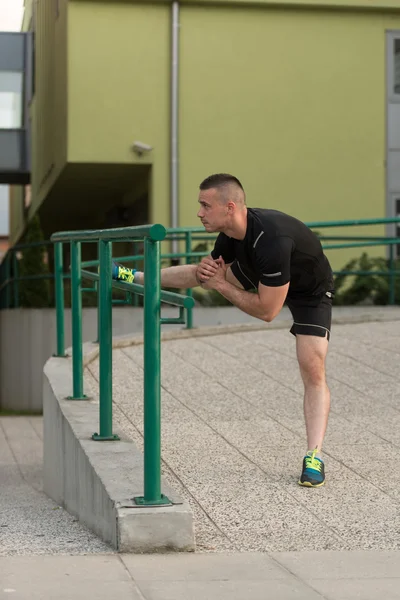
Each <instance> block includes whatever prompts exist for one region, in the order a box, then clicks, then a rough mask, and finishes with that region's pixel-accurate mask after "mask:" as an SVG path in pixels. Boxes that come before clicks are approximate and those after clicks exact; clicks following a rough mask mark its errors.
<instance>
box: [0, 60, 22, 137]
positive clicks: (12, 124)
mask: <svg viewBox="0 0 400 600" xmlns="http://www.w3.org/2000/svg"><path fill="white" fill-rule="evenodd" d="M22 90H23V73H20V72H16V71H15V72H14V71H1V72H0V129H20V128H21V127H22Z"/></svg>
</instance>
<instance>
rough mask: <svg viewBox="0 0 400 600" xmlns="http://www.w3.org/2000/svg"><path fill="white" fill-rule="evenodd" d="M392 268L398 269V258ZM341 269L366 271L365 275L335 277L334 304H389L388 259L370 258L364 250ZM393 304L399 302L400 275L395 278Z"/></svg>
mask: <svg viewBox="0 0 400 600" xmlns="http://www.w3.org/2000/svg"><path fill="white" fill-rule="evenodd" d="M394 269H395V270H397V271H398V270H400V260H396V261H394ZM342 271H366V272H367V273H368V274H366V275H342V274H339V275H337V276H336V277H335V290H336V291H335V298H334V304H337V305H354V304H361V303H363V304H375V305H380V306H382V305H386V304H389V284H390V280H389V276H388V275H381V274H380V272H383V273H389V261H388V260H386V259H385V258H379V257H376V258H371V257H369V256H368V254H366V253H365V252H364V253H363V254H362V255H361V256H360V258H353V259H352V260H350V261H349V262H348V263H347V264H346V265H345V266H344V267H343V269H342ZM395 304H400V276H399V275H397V276H396V278H395Z"/></svg>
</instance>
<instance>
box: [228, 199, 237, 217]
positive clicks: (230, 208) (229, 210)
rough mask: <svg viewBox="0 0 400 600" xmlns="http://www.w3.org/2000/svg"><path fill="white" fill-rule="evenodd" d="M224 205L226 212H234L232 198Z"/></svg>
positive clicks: (234, 207) (234, 206)
mask: <svg viewBox="0 0 400 600" xmlns="http://www.w3.org/2000/svg"><path fill="white" fill-rule="evenodd" d="M226 206H227V207H228V213H230V214H233V213H234V212H235V210H236V204H235V203H234V202H233V201H232V200H229V202H228V204H227V205H226Z"/></svg>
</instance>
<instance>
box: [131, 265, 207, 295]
mask: <svg viewBox="0 0 400 600" xmlns="http://www.w3.org/2000/svg"><path fill="white" fill-rule="evenodd" d="M196 271H197V265H177V266H176V267H165V268H164V269H161V287H170V288H177V289H184V288H192V287H196V286H198V285H200V283H199V281H198V280H197V278H196ZM143 282H144V274H143V273H142V272H140V271H136V273H135V283H139V284H140V285H143Z"/></svg>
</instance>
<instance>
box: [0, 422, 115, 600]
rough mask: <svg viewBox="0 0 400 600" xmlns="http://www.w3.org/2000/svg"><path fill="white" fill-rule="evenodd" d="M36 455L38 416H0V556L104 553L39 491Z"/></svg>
mask: <svg viewBox="0 0 400 600" xmlns="http://www.w3.org/2000/svg"><path fill="white" fill-rule="evenodd" d="M42 454H43V442H42V418H41V417H0V557H4V556H14V555H32V554H42V555H44V554H53V553H54V554H58V553H61V554H63V553H64V554H65V553H66V554H68V553H73V554H85V553H87V552H92V553H95V552H109V551H110V548H109V546H108V545H107V544H104V543H103V542H102V541H101V540H99V539H98V538H97V537H96V536H95V535H94V534H93V533H92V532H91V531H89V530H88V529H86V528H85V527H83V526H82V525H81V524H80V523H79V522H78V521H77V520H76V519H75V518H74V517H73V516H72V515H70V514H68V513H67V512H66V511H65V510H63V509H62V508H60V507H59V506H57V504H56V503H55V502H53V501H52V500H50V499H49V498H48V497H47V496H46V495H45V494H44V493H43V492H42V491H41V490H42V487H43V485H42V483H43V482H42ZM5 572H6V571H2V570H1V568H0V598H2V596H1V585H2V584H3V576H4V573H5ZM33 597H34V596H32V598H33ZM38 597H39V596H38ZM60 597H61V596H60ZM82 597H83V596H82ZM42 598H43V596H42ZM66 598H67V596H66Z"/></svg>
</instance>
